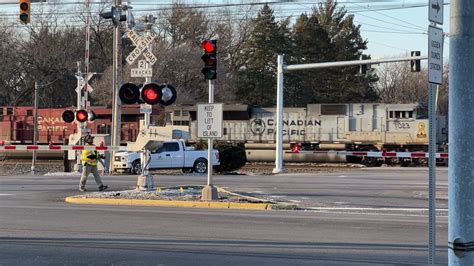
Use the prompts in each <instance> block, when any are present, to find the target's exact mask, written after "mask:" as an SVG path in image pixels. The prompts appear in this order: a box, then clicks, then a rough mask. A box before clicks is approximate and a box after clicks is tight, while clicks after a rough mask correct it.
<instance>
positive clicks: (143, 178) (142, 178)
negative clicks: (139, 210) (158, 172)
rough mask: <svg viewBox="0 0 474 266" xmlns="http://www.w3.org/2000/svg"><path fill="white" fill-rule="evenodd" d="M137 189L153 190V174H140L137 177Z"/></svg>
mask: <svg viewBox="0 0 474 266" xmlns="http://www.w3.org/2000/svg"><path fill="white" fill-rule="evenodd" d="M137 189H138V190H152V189H153V176H152V175H139V176H138V178H137Z"/></svg>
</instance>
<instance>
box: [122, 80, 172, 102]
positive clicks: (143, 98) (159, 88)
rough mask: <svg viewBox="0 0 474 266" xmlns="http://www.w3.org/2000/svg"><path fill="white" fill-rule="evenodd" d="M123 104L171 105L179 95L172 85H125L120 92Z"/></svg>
mask: <svg viewBox="0 0 474 266" xmlns="http://www.w3.org/2000/svg"><path fill="white" fill-rule="evenodd" d="M119 97H120V100H122V103H123V104H136V103H147V104H150V105H155V104H158V103H159V104H161V105H170V104H173V103H174V101H175V100H176V97H177V93H176V90H175V88H174V87H173V86H171V85H168V84H167V85H158V84H156V83H147V84H145V85H143V86H142V85H141V84H133V83H125V84H124V85H123V86H122V87H120V90H119Z"/></svg>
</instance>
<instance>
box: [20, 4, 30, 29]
mask: <svg viewBox="0 0 474 266" xmlns="http://www.w3.org/2000/svg"><path fill="white" fill-rule="evenodd" d="M19 4H20V5H19V8H20V10H19V11H20V14H19V19H20V23H21V24H23V25H26V24H28V23H30V8H31V0H20V1H19Z"/></svg>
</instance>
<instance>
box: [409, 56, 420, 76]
mask: <svg viewBox="0 0 474 266" xmlns="http://www.w3.org/2000/svg"><path fill="white" fill-rule="evenodd" d="M420 55H421V52H420V51H411V57H414V56H420ZM410 66H411V72H420V71H421V63H420V59H417V60H411V61H410Z"/></svg>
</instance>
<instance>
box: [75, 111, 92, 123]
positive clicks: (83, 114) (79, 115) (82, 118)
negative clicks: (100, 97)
mask: <svg viewBox="0 0 474 266" xmlns="http://www.w3.org/2000/svg"><path fill="white" fill-rule="evenodd" d="M88 118H89V114H88V113H87V111H86V110H79V111H77V112H76V120H77V121H78V122H81V123H84V122H86V121H87V119H88Z"/></svg>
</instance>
